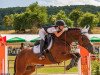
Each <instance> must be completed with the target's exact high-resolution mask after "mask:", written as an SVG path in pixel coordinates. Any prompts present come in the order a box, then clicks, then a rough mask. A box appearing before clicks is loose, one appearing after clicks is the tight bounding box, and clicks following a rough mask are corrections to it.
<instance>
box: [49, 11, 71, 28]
mask: <svg viewBox="0 0 100 75" xmlns="http://www.w3.org/2000/svg"><path fill="white" fill-rule="evenodd" d="M57 20H64V21H65V23H66V24H67V25H68V26H71V27H72V26H73V21H71V20H70V19H68V17H67V15H66V14H65V12H64V11H62V10H60V11H59V12H58V13H57V14H56V15H51V16H50V17H49V23H50V24H55V21H57Z"/></svg>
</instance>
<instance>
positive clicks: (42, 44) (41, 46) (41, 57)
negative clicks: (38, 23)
mask: <svg viewBox="0 0 100 75" xmlns="http://www.w3.org/2000/svg"><path fill="white" fill-rule="evenodd" d="M44 43H45V41H44V40H43V39H41V41H40V55H39V59H40V60H42V59H44V58H45V56H44V54H43V53H44V52H43V47H44Z"/></svg>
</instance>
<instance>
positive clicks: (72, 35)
mask: <svg viewBox="0 0 100 75" xmlns="http://www.w3.org/2000/svg"><path fill="white" fill-rule="evenodd" d="M88 30H89V27H87V28H86V27H85V28H83V29H82V30H81V29H79V28H69V29H68V31H65V32H64V33H63V34H62V36H61V37H60V39H62V40H63V41H66V42H67V44H69V45H70V44H71V43H72V42H75V41H77V42H78V43H79V45H80V46H82V47H84V48H86V49H87V50H88V51H89V52H90V53H93V46H92V44H91V42H90V40H89V34H88Z"/></svg>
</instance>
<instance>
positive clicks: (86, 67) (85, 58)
mask: <svg viewBox="0 0 100 75" xmlns="http://www.w3.org/2000/svg"><path fill="white" fill-rule="evenodd" d="M77 48H78V49H77V50H78V52H79V53H80V54H81V58H80V60H79V62H78V74H79V75H91V58H90V53H89V52H88V51H87V50H86V49H85V48H83V47H82V46H79V45H78V47H77Z"/></svg>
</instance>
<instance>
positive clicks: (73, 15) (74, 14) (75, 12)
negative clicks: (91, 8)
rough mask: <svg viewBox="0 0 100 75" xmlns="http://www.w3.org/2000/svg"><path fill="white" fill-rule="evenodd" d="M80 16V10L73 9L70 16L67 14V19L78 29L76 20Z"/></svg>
mask: <svg viewBox="0 0 100 75" xmlns="http://www.w3.org/2000/svg"><path fill="white" fill-rule="evenodd" d="M81 15H82V12H81V11H80V9H75V10H73V11H72V12H71V13H70V14H69V18H70V19H71V20H72V21H74V23H73V24H74V26H75V27H78V22H77V21H78V19H79V18H80V16H81Z"/></svg>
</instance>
